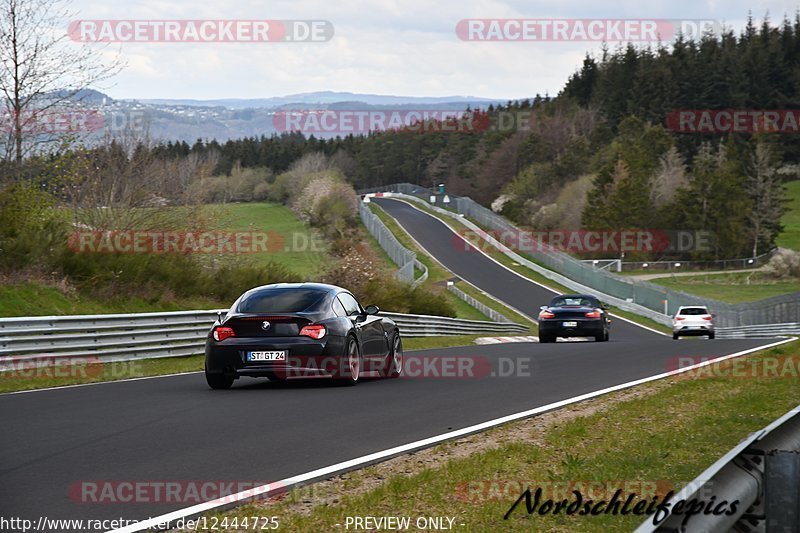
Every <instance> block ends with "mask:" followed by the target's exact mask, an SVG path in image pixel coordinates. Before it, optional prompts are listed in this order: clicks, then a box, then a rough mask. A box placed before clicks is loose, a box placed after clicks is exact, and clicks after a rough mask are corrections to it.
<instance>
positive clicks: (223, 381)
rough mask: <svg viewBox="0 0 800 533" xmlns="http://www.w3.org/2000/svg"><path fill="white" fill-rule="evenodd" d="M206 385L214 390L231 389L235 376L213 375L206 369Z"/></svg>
mask: <svg viewBox="0 0 800 533" xmlns="http://www.w3.org/2000/svg"><path fill="white" fill-rule="evenodd" d="M205 372H206V383H208V386H209V387H211V388H212V389H230V388H231V385H233V380H234V379H235V378H234V377H233V376H230V375H227V374H212V373H209V371H208V370H207V369H206V371H205Z"/></svg>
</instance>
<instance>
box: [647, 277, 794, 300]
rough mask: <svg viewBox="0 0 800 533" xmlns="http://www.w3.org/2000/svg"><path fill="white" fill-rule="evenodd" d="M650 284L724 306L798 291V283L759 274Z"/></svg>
mask: <svg viewBox="0 0 800 533" xmlns="http://www.w3.org/2000/svg"><path fill="white" fill-rule="evenodd" d="M650 281H651V282H652V283H657V284H658V285H663V286H665V287H669V288H670V289H673V290H676V291H683V292H688V293H690V294H696V295H697V296H701V297H705V298H713V299H714V300H721V301H723V302H728V303H739V302H754V301H756V300H763V299H764V298H771V297H772V296H779V295H781V294H787V293H791V292H797V291H800V280H798V281H788V280H772V279H769V278H766V277H764V276H763V274H761V273H759V272H740V273H731V274H711V275H697V276H681V277H678V276H676V277H672V278H656V279H653V280H650Z"/></svg>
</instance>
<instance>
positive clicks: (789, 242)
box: [776, 181, 800, 250]
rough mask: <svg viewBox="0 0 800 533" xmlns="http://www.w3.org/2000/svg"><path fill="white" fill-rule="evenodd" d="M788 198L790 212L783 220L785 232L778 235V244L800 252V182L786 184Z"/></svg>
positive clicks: (787, 205) (787, 204) (787, 212)
mask: <svg viewBox="0 0 800 533" xmlns="http://www.w3.org/2000/svg"><path fill="white" fill-rule="evenodd" d="M786 198H787V199H788V202H787V203H786V208H787V209H788V210H787V211H786V213H785V214H784V215H783V218H782V219H781V224H783V232H782V233H781V234H780V235H778V238H777V239H776V243H777V245H778V246H781V247H783V248H789V249H791V250H800V181H790V182H789V183H787V184H786Z"/></svg>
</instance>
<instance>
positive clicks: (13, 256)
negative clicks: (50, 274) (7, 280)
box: [0, 181, 68, 271]
mask: <svg viewBox="0 0 800 533" xmlns="http://www.w3.org/2000/svg"><path fill="white" fill-rule="evenodd" d="M54 205H55V200H54V198H53V197H52V196H51V195H50V194H49V193H47V192H44V191H42V190H41V189H40V188H39V187H38V186H37V185H36V184H34V183H32V182H29V181H22V182H18V183H14V184H12V185H9V186H7V187H6V188H5V189H4V190H3V191H2V192H0V270H3V271H12V270H21V269H24V268H26V267H29V266H33V267H49V266H50V265H49V258H50V257H51V256H52V254H53V253H54V251H55V250H57V249H59V248H60V247H62V246H64V243H66V240H67V229H68V225H67V221H66V216H65V215H64V214H63V212H61V211H58V210H56V209H54Z"/></svg>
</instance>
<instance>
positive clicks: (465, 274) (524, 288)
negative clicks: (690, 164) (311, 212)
mask: <svg viewBox="0 0 800 533" xmlns="http://www.w3.org/2000/svg"><path fill="white" fill-rule="evenodd" d="M371 200H372V201H373V202H375V203H376V204H378V205H380V206H381V207H382V208H383V209H384V210H385V211H386V212H387V213H389V214H390V215H391V216H392V217H394V218H395V219H396V220H397V221H398V222H399V223H400V225H402V226H403V227H404V228H405V229H406V231H408V232H409V233H410V234H411V236H412V237H414V239H415V240H416V241H417V242H418V243H419V244H421V245H422V247H423V248H425V249H426V250H427V251H428V252H430V253H431V254H432V255H433V256H434V257H435V258H436V259H437V260H438V261H439V262H440V263H442V264H443V265H444V266H445V267H446V268H447V269H448V270H449V271H451V272H453V273H455V274H456V275H457V276H458V277H460V278H462V279H465V280H467V281H469V282H470V283H472V284H473V285H475V286H477V287H478V288H480V289H483V290H484V291H485V292H487V293H489V294H491V295H492V296H494V297H495V298H498V299H500V300H502V301H504V302H506V303H508V304H509V305H511V306H512V307H514V308H516V309H518V310H519V311H522V312H523V313H525V314H527V315H528V316H529V317H532V318H536V317H537V316H538V315H539V307H541V306H543V305H546V304H548V303H549V302H550V300H551V299H552V298H553V296H555V293H553V292H552V291H549V290H547V289H545V288H543V287H541V286H539V285H536V284H535V283H531V282H529V281H526V280H525V279H523V278H521V277H520V276H518V275H517V274H515V273H513V272H511V271H510V270H508V269H507V268H505V267H504V266H502V265H499V264H497V263H496V262H494V261H492V260H491V259H489V258H488V257H486V256H485V255H483V254H482V253H480V252H479V251H477V250H475V249H474V248H473V247H472V245H470V244H468V243H467V242H466V241H464V240H463V239H462V238H461V237H459V236H458V235H456V234H455V233H453V231H452V230H451V229H450V228H449V227H448V226H447V225H446V224H444V223H443V222H441V221H439V220H438V219H436V218H435V217H432V216H431V215H428V214H427V213H424V212H422V211H420V210H419V209H415V208H413V207H412V206H410V205H409V204H407V203H406V202H400V201H397V200H388V199H383V198H372V199H371ZM611 326H612V327H611V339H612V340H642V341H645V340H647V341H649V340H651V339H653V338H654V337H656V338H657V337H661V335H658V334H655V333H652V332H650V331H648V330H646V329H644V328H640V327H638V326H635V325H633V324H630V323H627V322H625V321H623V320H614V321H613V322H612V325H611ZM670 340H672V338H670Z"/></svg>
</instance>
